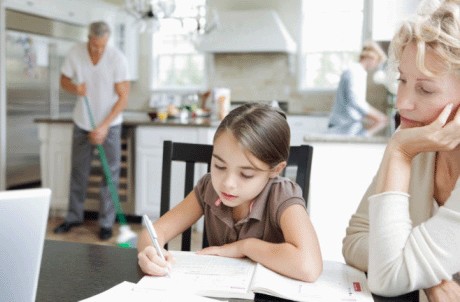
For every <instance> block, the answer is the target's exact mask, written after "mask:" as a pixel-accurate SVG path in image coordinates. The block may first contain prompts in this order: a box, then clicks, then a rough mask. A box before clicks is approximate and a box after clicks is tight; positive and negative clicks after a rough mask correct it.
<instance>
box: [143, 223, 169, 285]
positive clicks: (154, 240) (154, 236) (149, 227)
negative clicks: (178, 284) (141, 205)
mask: <svg viewBox="0 0 460 302" xmlns="http://www.w3.org/2000/svg"><path fill="white" fill-rule="evenodd" d="M142 223H143V224H144V225H145V227H146V228H147V231H148V232H149V236H150V240H151V241H152V244H153V246H154V247H155V250H156V251H157V254H158V256H160V258H161V259H163V260H166V258H165V256H164V255H163V252H162V251H161V247H160V244H159V243H158V236H157V233H156V232H155V228H154V227H153V225H152V222H151V221H150V219H149V217H148V216H147V215H146V214H144V215H143V216H142ZM168 276H169V269H168Z"/></svg>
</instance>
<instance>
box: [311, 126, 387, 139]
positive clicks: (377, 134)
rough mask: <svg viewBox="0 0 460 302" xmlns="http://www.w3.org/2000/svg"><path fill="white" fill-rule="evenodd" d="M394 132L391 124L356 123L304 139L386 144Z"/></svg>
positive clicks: (330, 129)
mask: <svg viewBox="0 0 460 302" xmlns="http://www.w3.org/2000/svg"><path fill="white" fill-rule="evenodd" d="M393 132H394V131H393V130H392V125H391V124H383V125H379V126H377V127H376V128H375V129H367V128H366V127H365V126H364V125H363V124H362V123H356V124H352V125H350V126H349V127H341V128H335V129H334V128H329V129H327V131H326V132H323V133H312V134H307V135H305V136H304V141H305V142H306V143H312V142H317V143H318V142H320V143H361V144H386V143H387V142H388V140H389V139H390V137H391V135H392V133H393Z"/></svg>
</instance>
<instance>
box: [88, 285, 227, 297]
mask: <svg viewBox="0 0 460 302" xmlns="http://www.w3.org/2000/svg"><path fill="white" fill-rule="evenodd" d="M134 287H135V284H134V283H131V282H127V281H124V282H122V283H120V284H118V285H115V286H114V287H112V288H110V289H108V290H106V291H104V292H102V293H100V294H98V295H95V296H93V297H90V298H87V299H85V300H81V301H80V302H107V301H130V302H144V301H145V302H151V301H155V302H171V301H187V302H216V301H218V300H215V299H210V298H205V297H201V296H197V295H193V294H187V293H181V292H177V291H175V292H172V291H156V290H149V291H143V290H134ZM219 302H222V301H219Z"/></svg>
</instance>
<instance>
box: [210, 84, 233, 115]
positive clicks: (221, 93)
mask: <svg viewBox="0 0 460 302" xmlns="http://www.w3.org/2000/svg"><path fill="white" fill-rule="evenodd" d="M212 100H213V103H214V104H213V105H214V108H213V109H214V116H215V117H216V118H217V119H218V120H220V121H221V120H223V119H224V118H225V116H227V114H228V113H229V112H230V89H229V88H214V89H213V90H212Z"/></svg>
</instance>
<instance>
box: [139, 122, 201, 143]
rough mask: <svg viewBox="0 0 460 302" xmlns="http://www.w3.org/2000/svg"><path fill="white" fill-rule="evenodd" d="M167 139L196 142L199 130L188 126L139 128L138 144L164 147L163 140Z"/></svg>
mask: <svg viewBox="0 0 460 302" xmlns="http://www.w3.org/2000/svg"><path fill="white" fill-rule="evenodd" d="M165 140H170V141H173V142H182V143H196V142H197V141H198V131H197V130H196V129H194V128H186V127H174V128H166V127H139V128H138V129H137V135H136V143H137V146H142V147H161V148H163V141H165Z"/></svg>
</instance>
